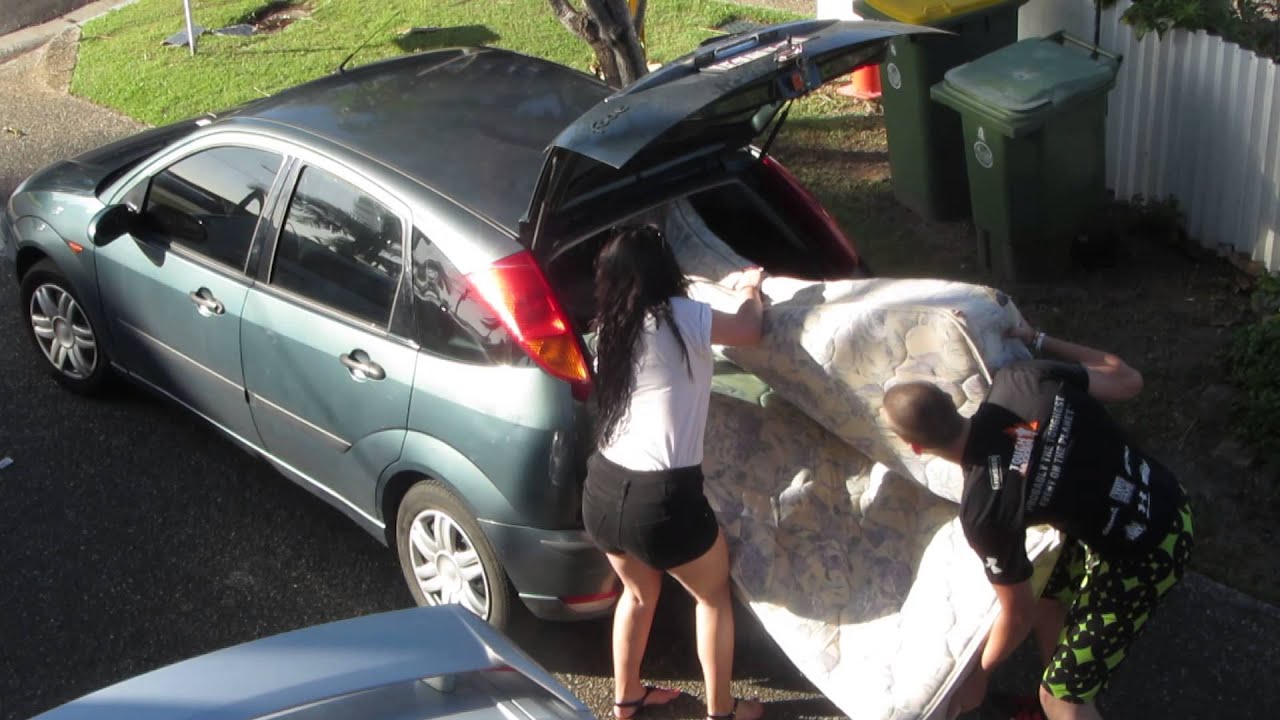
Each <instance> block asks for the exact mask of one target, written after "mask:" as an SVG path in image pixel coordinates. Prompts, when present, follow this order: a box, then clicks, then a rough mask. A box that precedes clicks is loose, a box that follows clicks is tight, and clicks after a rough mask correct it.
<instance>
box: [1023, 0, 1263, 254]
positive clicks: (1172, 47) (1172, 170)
mask: <svg viewBox="0 0 1280 720" xmlns="http://www.w3.org/2000/svg"><path fill="white" fill-rule="evenodd" d="M1130 4H1131V3H1130V2H1128V0H1121V1H1120V2H1118V3H1117V4H1116V5H1115V6H1114V7H1113V8H1111V9H1109V10H1106V11H1104V12H1103V14H1102V23H1101V29H1102V32H1101V40H1100V42H1099V45H1101V47H1102V48H1103V49H1104V50H1107V51H1108V52H1113V53H1120V54H1122V55H1124V62H1123V63H1122V64H1121V68H1120V77H1119V79H1118V80H1117V83H1116V87H1115V90H1113V91H1112V92H1111V96H1110V99H1109V107H1108V116H1107V184H1108V186H1109V187H1111V188H1112V189H1114V190H1115V192H1116V195H1117V196H1118V197H1122V198H1128V197H1132V196H1133V195H1144V196H1147V197H1153V198H1164V197H1168V196H1170V195H1172V196H1174V197H1176V198H1177V199H1178V202H1179V205H1180V206H1181V208H1182V211H1183V212H1184V213H1185V214H1186V220H1187V227H1188V230H1189V231H1190V232H1191V234H1192V235H1193V236H1194V237H1196V238H1198V239H1199V240H1200V242H1201V243H1202V244H1204V245H1206V246H1208V247H1212V248H1227V249H1232V250H1235V251H1236V252H1238V253H1241V254H1243V255H1245V256H1248V257H1250V258H1252V259H1254V260H1257V261H1259V262H1261V263H1263V264H1264V265H1266V267H1267V269H1269V270H1272V271H1277V270H1280V71H1278V70H1277V65H1276V63H1274V62H1272V61H1271V60H1269V59H1267V58H1262V57H1258V56H1257V55H1255V54H1253V53H1252V52H1250V51H1247V50H1244V49H1242V48H1240V47H1239V46H1237V45H1234V44H1232V43H1228V42H1225V41H1223V40H1222V39H1221V38H1218V37H1214V36H1212V35H1209V34H1207V33H1204V32H1197V33H1190V32H1185V31H1181V30H1179V31H1175V32H1172V33H1166V34H1165V36H1164V38H1163V39H1160V38H1157V37H1156V35H1155V34H1154V33H1151V34H1148V35H1147V36H1146V37H1144V38H1143V39H1142V40H1141V41H1138V40H1137V38H1136V37H1135V36H1134V34H1133V31H1132V29H1131V28H1129V26H1127V25H1124V24H1122V23H1121V22H1120V16H1121V15H1122V14H1123V13H1124V10H1125V8H1127V7H1128V6H1129V5H1130ZM1093 8H1094V6H1093V1H1092V0H1031V2H1029V3H1028V4H1027V5H1025V6H1023V8H1022V10H1021V12H1020V14H1019V28H1018V31H1019V35H1020V36H1021V37H1034V36H1039V35H1046V34H1048V33H1050V32H1053V31H1056V30H1066V31H1067V32H1069V33H1071V34H1073V35H1076V36H1079V37H1081V38H1084V39H1086V40H1092V39H1093V26H1094V9H1093Z"/></svg>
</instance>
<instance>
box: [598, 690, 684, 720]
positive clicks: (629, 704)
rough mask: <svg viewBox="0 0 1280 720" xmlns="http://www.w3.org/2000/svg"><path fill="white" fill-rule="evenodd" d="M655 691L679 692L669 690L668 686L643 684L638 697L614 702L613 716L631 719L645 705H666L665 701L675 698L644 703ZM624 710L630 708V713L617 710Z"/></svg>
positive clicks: (623, 719) (643, 708) (619, 719)
mask: <svg viewBox="0 0 1280 720" xmlns="http://www.w3.org/2000/svg"><path fill="white" fill-rule="evenodd" d="M655 691H664V692H676V693H678V692H679V691H677V690H669V689H668V688H659V687H654V686H653V685H645V686H644V694H643V695H641V696H640V697H639V698H638V699H636V700H625V701H623V702H616V703H614V704H613V716H614V717H615V718H617V719H618V720H631V718H633V717H636V716H637V715H639V714H640V713H642V712H644V711H645V708H647V707H650V706H652V705H666V704H667V703H669V702H672V701H674V700H675V698H671V700H668V701H667V702H665V703H645V700H648V699H649V695H651V694H652V693H654V692H655ZM676 697H680V696H679V694H677V695H676ZM626 710H630V711H631V714H630V715H620V714H619V711H626Z"/></svg>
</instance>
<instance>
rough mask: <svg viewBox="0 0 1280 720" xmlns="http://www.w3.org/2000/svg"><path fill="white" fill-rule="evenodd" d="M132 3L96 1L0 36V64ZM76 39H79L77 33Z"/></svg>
mask: <svg viewBox="0 0 1280 720" xmlns="http://www.w3.org/2000/svg"><path fill="white" fill-rule="evenodd" d="M133 2H136V0H97V2H92V3H89V4H88V5H85V6H84V7H81V8H78V9H76V10H73V11H71V12H69V13H67V14H66V15H63V16H62V17H59V18H54V19H53V20H50V21H49V22H46V23H41V24H40V25H32V26H31V27H28V28H23V29H21V30H15V31H14V32H11V33H9V34H7V35H0V63H4V62H7V61H8V60H10V59H12V58H14V57H16V56H17V55H21V54H22V53H25V52H27V51H29V50H33V49H35V48H38V47H40V46H41V45H44V44H45V43H47V42H49V41H50V40H52V39H54V38H56V37H58V36H59V35H61V34H62V33H64V32H66V31H67V30H68V29H71V28H76V29H77V30H78V29H79V27H80V26H81V25H83V24H84V23H86V22H88V21H90V20H92V19H94V18H96V17H99V16H101V15H105V14H107V13H108V12H111V11H112V10H115V9H116V8H118V7H123V6H125V5H129V4H130V3H133ZM76 37H77V38H78V37H79V33H78V32H77V33H76Z"/></svg>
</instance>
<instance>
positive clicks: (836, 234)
mask: <svg viewBox="0 0 1280 720" xmlns="http://www.w3.org/2000/svg"><path fill="white" fill-rule="evenodd" d="M761 164H762V165H763V166H764V168H765V170H766V171H767V172H766V177H767V180H768V182H769V185H770V186H771V187H770V188H769V189H770V190H772V191H774V192H779V193H782V194H783V196H784V197H785V202H787V203H788V204H791V205H792V206H793V207H795V209H796V210H798V211H799V212H800V214H801V218H802V221H803V222H804V224H806V225H811V226H812V225H816V226H817V227H809V228H806V229H807V230H809V231H810V232H813V233H816V234H818V235H819V236H821V237H822V238H823V240H824V241H826V244H827V245H828V246H829V249H830V250H832V251H833V252H834V253H836V254H838V255H841V256H844V257H845V258H847V259H848V261H849V263H850V267H849V270H853V269H854V268H856V267H858V266H859V265H860V264H861V260H859V258H858V251H857V250H856V249H854V247H853V242H852V241H851V240H849V236H848V235H845V234H844V230H842V229H841V228H840V224H839V223H837V222H836V219H835V218H834V217H831V213H829V212H827V209H826V208H825V207H823V206H822V203H821V202H819V201H818V198H817V197H815V196H814V194H813V193H811V192H809V189H808V188H806V187H805V186H804V185H803V184H801V182H800V180H799V179H798V178H797V177H796V176H795V175H792V174H791V171H790V170H788V169H787V168H786V167H784V166H783V165H782V163H780V162H778V161H777V160H774V159H773V156H771V155H765V156H764V158H763V159H762V161H761Z"/></svg>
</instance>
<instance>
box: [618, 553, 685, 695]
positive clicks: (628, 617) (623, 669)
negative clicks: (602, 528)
mask: <svg viewBox="0 0 1280 720" xmlns="http://www.w3.org/2000/svg"><path fill="white" fill-rule="evenodd" d="M606 557H608V558H609V564H610V565H612V566H613V571H614V572H615V573H617V574H618V577H619V578H621V579H622V596H621V597H620V598H618V605H617V607H615V608H614V611H613V681H614V696H613V697H614V701H615V702H627V701H634V700H638V699H640V698H641V697H642V696H643V695H644V683H642V682H641V681H640V662H641V661H642V660H643V659H644V649H645V646H646V645H647V644H648V643H649V628H650V627H652V626H653V611H654V610H655V609H656V608H657V607H658V596H659V594H661V592H662V572H661V571H659V570H655V569H653V568H651V567H649V566H648V565H645V564H644V563H643V562H641V561H639V560H637V559H635V558H633V557H631V556H630V555H612V554H606ZM679 695H680V693H679V691H676V690H664V689H655V690H654V691H653V692H652V693H650V694H649V697H648V698H646V699H645V704H646V705H661V704H663V703H667V702H670V701H672V700H674V699H675V698H677V697H679ZM638 709H639V708H615V714H617V715H618V716H619V717H622V718H629V717H631V716H632V715H634V714H635V712H636V711H637V710H638Z"/></svg>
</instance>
